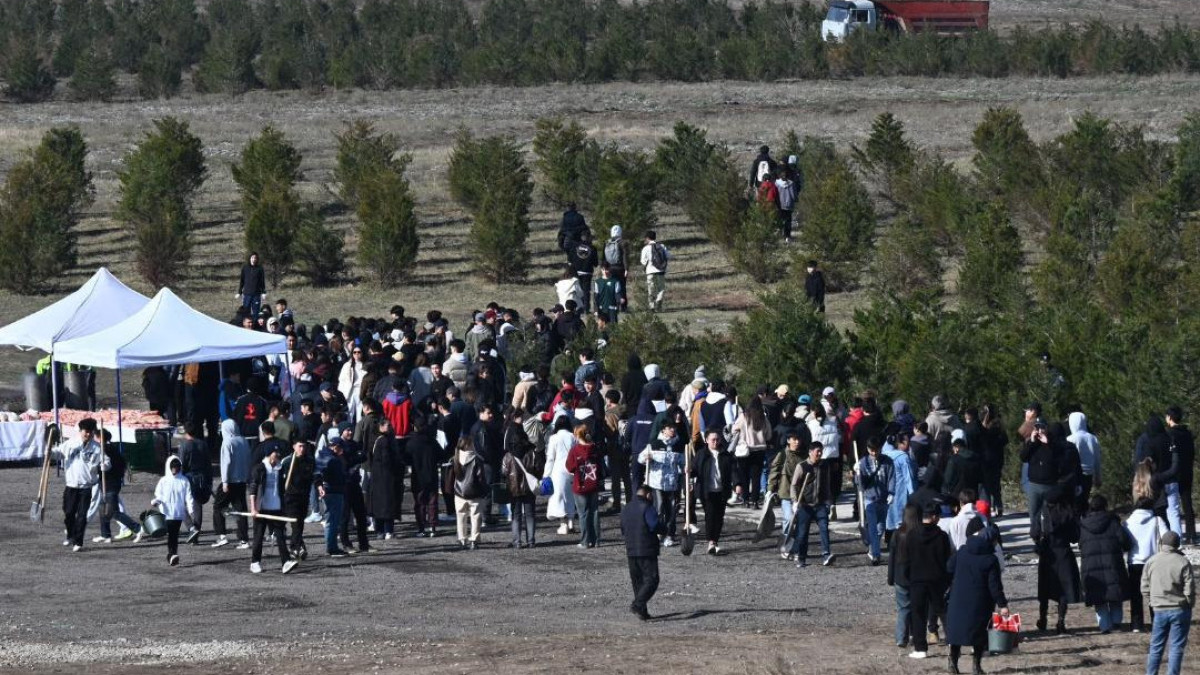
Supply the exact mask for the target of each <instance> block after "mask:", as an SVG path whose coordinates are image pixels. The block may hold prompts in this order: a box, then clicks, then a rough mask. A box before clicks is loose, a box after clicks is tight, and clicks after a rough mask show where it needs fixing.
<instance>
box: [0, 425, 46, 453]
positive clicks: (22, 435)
mask: <svg viewBox="0 0 1200 675" xmlns="http://www.w3.org/2000/svg"><path fill="white" fill-rule="evenodd" d="M45 452H46V423H45V422H42V421H41V420H38V421H35V422H0V462H16V461H21V460H31V459H39V458H41V457H44V456H45Z"/></svg>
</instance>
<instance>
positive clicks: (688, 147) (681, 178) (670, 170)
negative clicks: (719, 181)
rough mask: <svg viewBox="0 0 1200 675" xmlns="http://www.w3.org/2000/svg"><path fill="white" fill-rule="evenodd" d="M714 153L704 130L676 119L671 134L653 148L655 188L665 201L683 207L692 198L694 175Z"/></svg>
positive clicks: (700, 171)
mask: <svg viewBox="0 0 1200 675" xmlns="http://www.w3.org/2000/svg"><path fill="white" fill-rule="evenodd" d="M716 154H717V146H716V145H714V144H713V143H711V142H710V141H709V140H708V132H707V131H705V130H704V129H701V128H699V127H694V126H692V125H690V124H688V123H687V122H682V121H679V122H676V123H675V129H674V132H673V134H672V135H671V136H670V137H668V138H664V139H662V140H661V141H659V143H658V147H657V148H655V149H654V169H655V171H657V172H658V183H659V191H660V193H661V195H662V200H663V201H664V202H666V203H668V204H675V205H677V206H686V205H687V203H688V202H689V201H691V200H693V199H695V197H696V189H695V188H696V177H697V176H701V175H703V174H704V172H705V171H706V170H707V169H708V165H709V163H710V162H712V161H713V157H714V156H716Z"/></svg>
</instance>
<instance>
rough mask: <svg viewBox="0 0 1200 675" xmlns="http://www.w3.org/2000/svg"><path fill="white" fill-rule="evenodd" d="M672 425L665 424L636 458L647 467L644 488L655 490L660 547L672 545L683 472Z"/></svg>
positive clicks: (679, 445) (678, 444)
mask: <svg viewBox="0 0 1200 675" xmlns="http://www.w3.org/2000/svg"><path fill="white" fill-rule="evenodd" d="M676 431H677V430H676V428H675V425H673V424H664V425H663V427H662V430H660V431H659V432H658V438H656V439H654V440H653V441H651V443H650V445H648V446H646V448H645V449H643V450H642V451H641V452H640V453H639V454H638V463H639V464H642V465H643V466H645V467H646V484H647V485H649V486H650V487H651V488H652V489H653V490H654V507H655V509H656V510H657V511H658V518H659V521H660V522H661V523H662V524H663V528H664V538H663V542H662V544H663V546H666V547H671V546H674V545H675V526H676V515H677V513H678V511H679V483H680V475H681V474H682V472H683V459H684V457H683V448H682V446H681V441H680V438H679V436H678V435H677V433H676Z"/></svg>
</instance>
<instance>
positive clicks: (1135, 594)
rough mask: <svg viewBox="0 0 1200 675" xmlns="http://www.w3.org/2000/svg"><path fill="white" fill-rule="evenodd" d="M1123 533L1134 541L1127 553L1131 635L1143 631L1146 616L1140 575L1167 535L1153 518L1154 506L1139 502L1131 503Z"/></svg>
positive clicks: (1165, 527) (1161, 525)
mask: <svg viewBox="0 0 1200 675" xmlns="http://www.w3.org/2000/svg"><path fill="white" fill-rule="evenodd" d="M1125 529H1126V530H1129V536H1130V538H1131V539H1132V540H1133V546H1132V547H1131V548H1130V549H1129V557H1128V558H1127V560H1126V562H1127V563H1128V564H1129V624H1130V627H1131V629H1132V630H1133V632H1135V633H1141V632H1142V631H1144V630H1146V619H1145V613H1144V612H1143V611H1142V573H1143V572H1144V570H1145V569H1146V562H1147V561H1149V560H1150V558H1151V557H1152V556H1153V555H1154V554H1155V553H1158V547H1159V541H1160V540H1161V539H1162V536H1163V534H1165V533H1167V532H1169V531H1170V530H1169V529H1168V528H1167V523H1166V521H1164V520H1163V519H1162V518H1159V517H1158V516H1156V515H1154V502H1153V501H1151V500H1149V499H1140V500H1138V501H1137V502H1135V503H1134V508H1133V512H1132V513H1130V514H1129V517H1128V518H1126V519H1125Z"/></svg>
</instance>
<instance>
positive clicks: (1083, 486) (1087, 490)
mask: <svg viewBox="0 0 1200 675" xmlns="http://www.w3.org/2000/svg"><path fill="white" fill-rule="evenodd" d="M1067 424H1068V425H1069V426H1070V427H1071V435H1070V436H1067V441H1068V442H1069V443H1073V444H1074V445H1075V447H1076V449H1078V450H1079V467H1080V474H1079V489H1078V490H1076V494H1075V504H1076V506H1075V508H1076V509H1077V510H1078V511H1080V512H1083V511H1084V510H1085V509H1086V507H1087V503H1088V501H1089V500H1090V499H1091V497H1092V488H1095V489H1097V490H1099V489H1100V487H1101V482H1100V468H1101V466H1102V465H1103V462H1101V461H1100V441H1099V440H1098V439H1097V438H1096V436H1095V435H1093V434H1092V433H1090V432H1088V425H1087V415H1084V414H1083V413H1081V412H1073V413H1071V414H1070V415H1068V416H1067Z"/></svg>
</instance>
